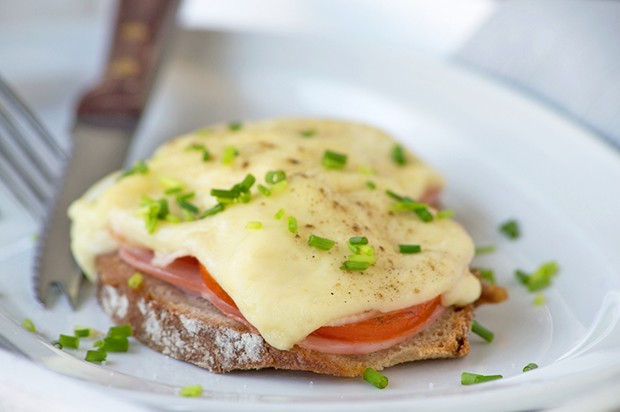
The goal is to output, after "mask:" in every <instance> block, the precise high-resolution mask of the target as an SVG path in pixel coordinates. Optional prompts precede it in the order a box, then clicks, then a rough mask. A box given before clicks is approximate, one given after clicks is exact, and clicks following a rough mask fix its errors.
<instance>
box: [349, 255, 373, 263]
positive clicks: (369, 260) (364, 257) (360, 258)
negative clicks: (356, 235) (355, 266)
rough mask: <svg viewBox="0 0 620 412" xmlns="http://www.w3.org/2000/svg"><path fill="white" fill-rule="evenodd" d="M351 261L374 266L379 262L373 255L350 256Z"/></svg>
mask: <svg viewBox="0 0 620 412" xmlns="http://www.w3.org/2000/svg"><path fill="white" fill-rule="evenodd" d="M349 261H351V262H363V263H368V264H369V265H374V264H375V263H376V262H377V258H376V257H375V256H374V255H372V256H368V255H350V256H349Z"/></svg>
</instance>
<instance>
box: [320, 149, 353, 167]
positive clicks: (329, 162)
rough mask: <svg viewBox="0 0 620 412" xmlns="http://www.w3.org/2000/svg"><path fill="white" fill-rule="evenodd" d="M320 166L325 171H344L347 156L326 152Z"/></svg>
mask: <svg viewBox="0 0 620 412" xmlns="http://www.w3.org/2000/svg"><path fill="white" fill-rule="evenodd" d="M321 164H322V165H323V167H325V168H326V169H344V167H345V166H346V164H347V155H345V154H342V153H336V152H332V151H331V150H326V151H325V153H324V154H323V160H322V161H321Z"/></svg>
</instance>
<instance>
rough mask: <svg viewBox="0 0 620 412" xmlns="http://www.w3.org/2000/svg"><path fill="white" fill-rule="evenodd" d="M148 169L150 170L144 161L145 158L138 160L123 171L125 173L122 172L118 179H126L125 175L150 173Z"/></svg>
mask: <svg viewBox="0 0 620 412" xmlns="http://www.w3.org/2000/svg"><path fill="white" fill-rule="evenodd" d="M148 171H149V167H148V166H147V164H146V163H145V162H144V160H138V161H136V162H135V163H134V164H133V165H132V166H131V168H129V169H128V170H126V171H125V172H123V174H121V175H120V176H119V177H118V179H117V180H121V179H124V178H125V177H128V176H131V175H136V174H141V175H144V174H146V173H148Z"/></svg>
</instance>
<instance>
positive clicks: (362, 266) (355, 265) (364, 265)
mask: <svg viewBox="0 0 620 412" xmlns="http://www.w3.org/2000/svg"><path fill="white" fill-rule="evenodd" d="M369 267H370V263H369V262H357V261H354V260H345V261H344V262H343V263H342V266H340V270H366V269H368V268H369Z"/></svg>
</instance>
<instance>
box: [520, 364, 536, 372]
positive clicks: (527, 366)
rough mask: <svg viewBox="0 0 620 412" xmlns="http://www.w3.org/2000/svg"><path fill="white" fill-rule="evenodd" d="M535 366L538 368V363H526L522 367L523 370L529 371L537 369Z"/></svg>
mask: <svg viewBox="0 0 620 412" xmlns="http://www.w3.org/2000/svg"><path fill="white" fill-rule="evenodd" d="M537 368H538V365H537V364H535V363H528V364H527V365H525V366H524V367H523V372H529V371H531V370H532V369H537Z"/></svg>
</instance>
